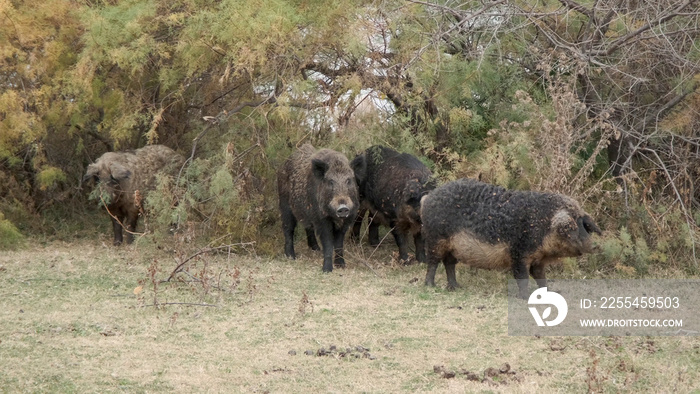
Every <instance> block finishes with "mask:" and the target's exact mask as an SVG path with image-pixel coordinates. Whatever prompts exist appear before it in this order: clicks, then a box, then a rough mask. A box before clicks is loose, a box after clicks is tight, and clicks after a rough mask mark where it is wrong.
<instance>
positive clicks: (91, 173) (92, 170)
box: [83, 164, 97, 182]
mask: <svg viewBox="0 0 700 394" xmlns="http://www.w3.org/2000/svg"><path fill="white" fill-rule="evenodd" d="M89 180H95V181H97V166H96V165H94V164H90V165H89V166H88V168H87V172H85V176H83V182H87V181H89Z"/></svg>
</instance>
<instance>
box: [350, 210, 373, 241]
mask: <svg viewBox="0 0 700 394" xmlns="http://www.w3.org/2000/svg"><path fill="white" fill-rule="evenodd" d="M365 213H367V210H365V209H360V211H359V212H358V213H357V217H356V218H355V223H354V224H353V226H352V232H351V233H350V239H352V240H353V241H354V242H357V243H359V242H360V230H361V229H362V221H363V220H364V219H365ZM368 220H369V219H368Z"/></svg>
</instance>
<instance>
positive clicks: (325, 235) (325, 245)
mask: <svg viewBox="0 0 700 394" xmlns="http://www.w3.org/2000/svg"><path fill="white" fill-rule="evenodd" d="M316 230H317V233H318V237H319V238H321V248H322V249H323V272H333V254H334V249H335V238H334V234H333V224H330V223H323V224H322V225H321V226H318V227H317V228H316Z"/></svg>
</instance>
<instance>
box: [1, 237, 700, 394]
mask: <svg viewBox="0 0 700 394" xmlns="http://www.w3.org/2000/svg"><path fill="white" fill-rule="evenodd" d="M106 243H109V242H108V237H107V236H101V240H99V241H97V240H86V241H77V242H74V243H64V242H60V241H54V242H50V243H46V244H44V245H39V246H35V247H32V248H26V249H24V250H19V251H14V252H7V253H4V254H2V255H0V283H1V284H2V286H0V289H2V290H0V371H1V373H0V387H2V391H4V392H19V391H22V392H27V391H33V392H112V391H127V392H171V391H178V392H193V391H196V392H204V391H211V392H263V393H264V392H313V391H317V392H402V391H412V392H473V391H485V390H489V391H498V392H532V393H534V392H552V391H561V392H585V391H588V392H616V391H620V390H623V391H635V392H645V391H646V392H690V391H692V390H693V389H695V388H696V387H697V382H698V381H700V372H699V371H698V369H697V365H698V362H699V361H700V349H699V347H698V344H697V341H696V340H694V339H690V338H678V337H676V338H664V337H654V338H648V337H626V338H625V337H609V338H603V337H541V338H536V337H509V336H508V335H507V325H506V318H507V316H506V314H507V300H506V295H505V281H506V278H507V276H506V274H504V273H501V272H490V271H478V272H477V271H473V270H471V269H469V268H467V267H465V266H462V265H458V270H460V271H462V272H460V273H459V275H460V277H461V278H463V285H464V288H463V289H460V290H458V291H456V292H447V291H445V290H444V289H442V288H441V287H440V285H441V284H442V285H444V277H441V276H440V275H438V278H437V279H438V287H437V288H426V287H424V286H423V284H422V282H423V280H422V278H423V276H424V274H425V271H424V270H425V266H424V265H412V266H408V267H402V266H399V265H397V264H395V262H394V263H392V261H391V260H392V256H391V255H390V253H391V252H392V251H393V250H394V248H393V245H391V242H386V241H384V244H383V245H382V246H380V248H379V249H378V250H377V251H376V253H374V254H373V255H372V257H371V258H369V259H367V258H368V257H369V256H370V254H371V253H372V251H371V250H367V249H363V248H361V247H358V246H353V245H350V246H349V248H348V252H347V256H348V259H347V260H348V267H347V268H346V269H344V270H337V271H334V272H333V273H332V274H322V273H321V272H320V269H319V268H320V267H319V265H320V254H318V253H315V252H310V251H308V250H306V248H300V251H301V252H302V253H301V254H302V255H301V256H299V258H298V259H297V260H296V261H291V260H287V259H283V258H266V257H255V256H250V255H248V256H242V255H238V254H229V253H227V252H222V251H221V250H219V251H218V252H214V251H209V252H208V253H200V254H197V255H196V256H194V254H195V253H196V250H193V251H188V252H187V253H176V252H172V251H169V250H168V249H169V248H170V246H165V245H161V248H157V247H155V246H154V245H152V244H146V242H144V240H140V241H139V242H137V243H136V244H135V245H134V246H129V247H123V248H114V247H111V246H106V245H105V244H106ZM192 256H194V257H192ZM188 257H192V258H190V259H189V260H187V262H185V259H187V258H188ZM183 262H185V264H182V265H180V264H181V263H183ZM581 264H585V261H582V262H581ZM179 265H180V270H179V271H178V272H177V273H175V275H174V276H173V278H172V279H171V280H170V281H169V282H164V281H165V280H167V279H168V277H169V276H170V275H171V273H173V270H174V269H175V268H176V267H178V266H179ZM577 275H578V271H577V268H576V266H575V265H574V264H565V265H564V266H563V267H562V268H560V269H559V271H558V272H556V274H555V276H560V277H576V276H577ZM154 285H155V287H154ZM154 289H155V290H154ZM332 346H334V348H333V347H332ZM348 348H349V349H348ZM306 353H310V354H306Z"/></svg>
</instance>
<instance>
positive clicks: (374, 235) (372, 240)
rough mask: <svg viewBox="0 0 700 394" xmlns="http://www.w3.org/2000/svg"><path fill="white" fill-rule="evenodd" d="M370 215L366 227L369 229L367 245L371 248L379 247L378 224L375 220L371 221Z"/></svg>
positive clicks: (371, 216)
mask: <svg viewBox="0 0 700 394" xmlns="http://www.w3.org/2000/svg"><path fill="white" fill-rule="evenodd" d="M373 216H374V215H372V213H371V212H370V215H369V219H368V223H369V224H368V227H369V244H370V245H371V246H375V247H376V246H377V245H379V222H378V221H376V220H373Z"/></svg>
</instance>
